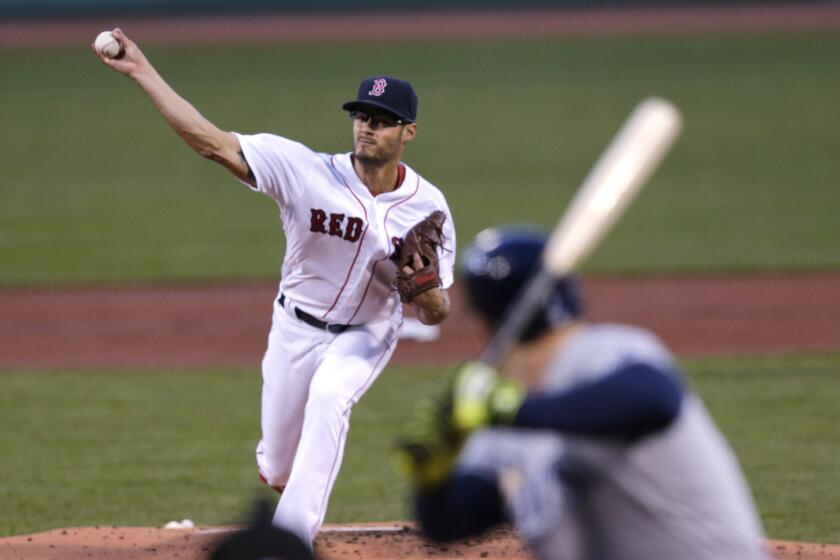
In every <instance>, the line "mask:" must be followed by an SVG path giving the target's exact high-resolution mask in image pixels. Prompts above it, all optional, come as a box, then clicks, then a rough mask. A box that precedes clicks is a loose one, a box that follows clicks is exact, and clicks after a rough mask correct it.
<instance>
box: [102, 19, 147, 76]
mask: <svg viewBox="0 0 840 560" xmlns="http://www.w3.org/2000/svg"><path fill="white" fill-rule="evenodd" d="M113 35H114V38H116V39H117V40H118V41H119V42H120V44H121V45H122V48H123V52H122V54H121V55H120V56H119V57H116V58H108V57H107V56H105V55H103V54H101V53H98V52H96V49H95V48H94V47H93V45H91V46H90V48H91V49H93V52H94V53H95V54H96V56H97V58H99V60H101V61H102V63H103V64H104V65H106V66H110V67H111V68H112V69H113V70H115V71H116V72H119V73H120V74H124V75H126V76H129V77H134V76H135V75H136V74H137V73H138V72H141V71H143V70H144V69H146V68H148V67H150V66H151V65H150V64H149V61H148V60H146V56H145V55H144V54H143V52H142V51H141V50H140V48H139V47H138V46H137V43H135V42H134V41H132V40H131V39H129V38H128V37H127V36H126V34H125V33H123V31H122V29H120V28H119V27H118V28H116V29H114V31H113Z"/></svg>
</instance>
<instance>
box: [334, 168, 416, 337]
mask: <svg viewBox="0 0 840 560" xmlns="http://www.w3.org/2000/svg"><path fill="white" fill-rule="evenodd" d="M418 191H420V176H419V175H418V176H417V186H415V187H414V192H413V193H411V194H410V195H408V196H407V197H405V198H403V199H400V200H398V201H397V202H395V203H394V204H392V205H391V206H390V207H388V209H387V210H386V211H385V217H384V218H383V219H382V224H383V225H384V227H385V242H386V243H387V244H388V249H390V248H391V236H390V235H388V213H389V212H390V211H391V210H393V209H394V208H396V207H397V206H399V205H400V204H402V203H403V202H406V201H407V200H408V199H410V198H411V197H413V196H414V195H415V194H417V193H418ZM390 257H391V253H387V252H386V254H385V257H384V258H381V259H379V260H378V261H376V262H375V263H373V268H371V270H370V278H368V281H367V286H365V291H364V293H363V294H362V299H361V301H359V305H357V306H356V310H355V311H354V312H353V316H352V317H350V320H349V321H347V322H348V323H351V324H352V323H353V319H355V318H356V313H358V312H359V309H361V308H362V304H363V303H364V302H365V298H366V297H367V294H368V289H369V288H370V283H371V282H372V281H373V276H374V273H375V272H376V267H377V266H378V265H379V263H381V262H382V261H385V260H388V259H389V258H390Z"/></svg>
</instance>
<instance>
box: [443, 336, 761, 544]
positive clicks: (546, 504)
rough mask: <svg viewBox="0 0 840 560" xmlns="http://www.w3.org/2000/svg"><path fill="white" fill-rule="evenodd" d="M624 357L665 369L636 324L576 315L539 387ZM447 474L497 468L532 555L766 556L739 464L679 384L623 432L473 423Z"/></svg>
mask: <svg viewBox="0 0 840 560" xmlns="http://www.w3.org/2000/svg"><path fill="white" fill-rule="evenodd" d="M630 363H643V364H649V365H652V366H654V367H657V368H659V369H661V370H663V371H673V369H674V368H673V365H672V357H671V355H670V354H669V352H668V351H667V350H666V349H665V348H664V347H663V345H662V344H661V343H660V342H659V341H658V340H657V339H656V338H655V337H654V336H653V335H652V334H650V333H648V332H647V331H644V330H642V329H638V328H633V327H627V326H620V325H606V324H605V325H584V326H582V327H580V328H579V329H578V330H576V331H574V332H573V333H571V334H570V335H569V339H568V340H567V341H566V343H565V344H564V345H562V347H561V348H560V349H559V350H558V352H557V354H556V355H555V356H554V358H553V360H552V361H551V363H550V365H549V368H548V370H547V371H546V374H545V376H544V378H543V381H544V387H543V389H544V391H545V392H547V393H552V392H563V391H567V390H570V389H573V388H575V387H576V386H580V385H581V384H585V383H591V382H594V381H597V380H599V379H603V378H605V377H607V376H610V375H611V374H612V373H613V372H615V371H616V370H618V369H620V368H621V367H623V366H624V365H626V364H630ZM457 472H460V473H469V472H480V473H483V474H485V475H486V474H490V475H491V476H494V477H497V478H498V480H499V484H500V487H501V489H502V494H503V496H504V497H505V500H506V503H507V509H508V515H509V516H510V517H511V518H512V519H513V521H514V523H515V524H516V526H517V528H518V530H519V531H520V533H521V534H522V536H523V538H524V539H525V540H526V541H527V542H528V543H529V544H530V545H531V547H532V548H533V550H534V552H535V553H536V555H537V556H538V557H539V558H540V559H543V560H568V559H599V560H611V559H619V558H620V559H622V560H636V559H638V560H651V559H666V558H670V559H677V558H679V559H680V560H722V559H738V560H752V559H755V560H758V559H765V558H767V556H766V553H765V551H764V549H763V544H762V543H763V535H762V528H761V523H760V521H759V519H758V515H757V513H756V510H755V506H754V505H753V501H752V497H751V495H750V492H749V489H748V486H747V484H746V483H745V480H744V478H743V476H742V473H741V470H740V468H739V466H738V462H737V460H736V459H735V457H734V455H733V453H732V451H731V449H730V448H729V446H728V444H727V443H726V441H725V440H724V438H723V437H722V436H721V434H720V433H719V432H718V430H717V428H716V427H715V425H714V422H713V421H712V420H711V418H710V417H709V415H708V413H707V412H706V410H705V408H704V406H703V404H702V402H701V401H700V399H699V398H698V397H697V396H696V395H694V394H692V393H690V392H688V391H686V392H685V395H684V397H683V401H682V405H681V407H680V411H679V414H678V416H677V417H676V418H675V420H674V421H673V422H672V423H671V424H670V425H669V426H668V427H667V428H665V429H664V430H662V431H660V432H656V433H653V434H651V435H648V436H647V437H644V438H642V439H640V440H638V441H634V442H627V443H618V442H615V441H613V440H607V439H602V438H599V439H595V438H584V437H568V436H565V435H560V434H559V433H557V432H549V431H535V430H524V429H521V428H516V429H514V428H510V429H486V430H483V431H481V432H478V433H476V434H474V435H473V436H472V438H471V439H470V440H469V441H468V443H467V446H466V447H465V449H464V451H463V452H462V454H461V457H460V459H459V464H458V467H457Z"/></svg>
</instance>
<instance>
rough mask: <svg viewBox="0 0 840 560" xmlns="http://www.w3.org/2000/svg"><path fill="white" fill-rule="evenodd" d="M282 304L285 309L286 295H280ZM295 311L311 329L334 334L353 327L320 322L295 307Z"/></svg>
mask: <svg viewBox="0 0 840 560" xmlns="http://www.w3.org/2000/svg"><path fill="white" fill-rule="evenodd" d="M278 301H279V302H280V306H281V307H285V303H286V295H285V294H280V299H279V300H278ZM293 309H294V310H295V317H297V318H298V319H300V320H301V321H303V322H304V323H306V324H307V325H309V326H310V327H315V328H316V329H321V330H322V331H327V332H331V333H333V334H339V333H343V332H344V331H346V330H347V329H349V328H350V327H352V326H353V325H341V324H339V323H327V322H325V321H322V320H320V319H319V318H317V317H315V316H314V315H310V314H309V313H307V312H306V311H303V310H302V309H298V308H297V307H293Z"/></svg>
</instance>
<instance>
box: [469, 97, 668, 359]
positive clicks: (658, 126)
mask: <svg viewBox="0 0 840 560" xmlns="http://www.w3.org/2000/svg"><path fill="white" fill-rule="evenodd" d="M681 129H682V117H681V116H680V112H679V111H678V110H677V108H676V107H675V106H674V105H673V104H672V103H670V102H669V101H667V100H665V99H662V98H658V97H652V98H648V99H645V100H644V101H642V102H641V103H639V104H638V105H637V106H636V108H635V109H634V110H633V112H632V113H631V114H630V117H629V118H628V119H627V121H626V122H625V123H624V125H623V126H622V127H621V129H620V130H619V131H618V133H617V134H616V136H615V137H614V138H613V140H612V141H611V142H610V144H609V146H607V148H606V150H604V152H603V153H602V154H601V157H600V158H598V161H597V162H596V163H595V166H594V167H593V168H592V170H591V171H590V172H589V174H588V175H587V176H586V178H585V179H584V181H583V183H582V184H581V186H580V188H579V189H578V191H577V193H575V196H574V198H573V199H572V201H571V203H570V204H569V206H568V208H567V209H566V211H565V212H564V213H563V216H562V217H561V219H560V221H559V222H558V224H557V226H556V227H555V228H554V231H553V232H552V233H551V237H549V240H548V243H547V245H546V248H545V250H544V251H543V255H542V269H541V270H540V272H539V273H538V274H537V275H535V276H534V278H533V279H532V280H531V281H530V282H529V283H528V284H527V285H526V287H525V288H524V289H523V290H522V291H521V292H520V293H519V294H518V296H517V298H516V300H515V302H514V303H513V304H512V305H511V307H510V309H511V311H509V312H508V315H507V317H506V318H505V320H504V322H503V323H502V325H501V326H500V328H499V330H498V331H497V332H496V334H495V336H494V337H493V339H492V340H491V341H490V344H488V345H487V347H486V348H485V350H484V352H483V353H482V355H481V357H480V360H481V361H482V362H484V363H485V364H487V365H489V366H492V367H498V366H499V365H500V364H501V363H502V361H503V360H504V358H505V356H507V353H508V352H509V351H510V348H511V347H512V346H513V344H514V343H515V342H516V341H517V340H518V339H519V336H520V335H521V333H522V332H523V330H524V329H525V327H526V326H527V325H528V323H529V322H530V320H531V318H532V317H533V315H534V313H535V312H536V311H537V310H538V309H539V308H541V307H542V306H543V305H545V303H546V300H547V298H548V297H549V295H550V294H551V291H552V290H553V288H554V284H555V283H556V281H557V279H558V278H560V277H562V276H564V275H566V274H569V273H570V272H572V271H573V270H575V269H576V267H577V266H578V265H579V264H580V263H581V262H582V261H583V260H584V259H585V258H586V257H587V256H588V255H589V254H590V253H591V252H592V250H593V249H594V248H595V247H596V246H597V245H598V243H599V242H600V241H601V239H603V237H604V235H606V233H607V232H608V231H609V230H610V228H612V226H613V225H614V224H615V222H616V221H617V220H618V218H619V217H620V216H621V215H622V213H623V212H624V210H625V208H627V205H628V204H629V203H630V202H631V201H632V200H633V199H634V198H635V196H636V195H637V194H638V193H639V191H640V190H641V189H642V187H643V186H644V185H645V184H646V183H647V180H648V179H649V178H650V176H651V175H652V174H653V171H654V170H655V169H656V167H657V166H658V165H659V163H660V162H661V161H662V159H663V158H664V156H665V154H666V153H667V152H668V150H669V149H670V147H671V146H672V145H673V143H674V141H675V140H676V139H677V136H679V133H680V130H681Z"/></svg>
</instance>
